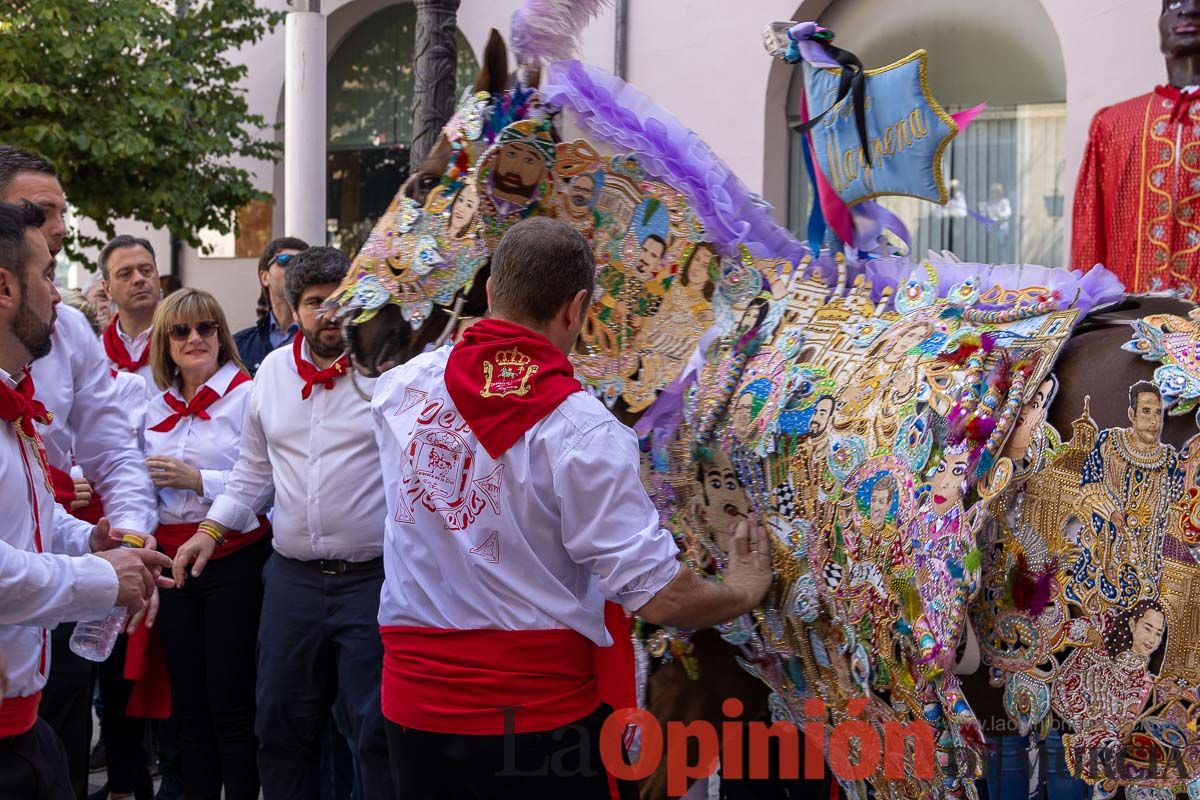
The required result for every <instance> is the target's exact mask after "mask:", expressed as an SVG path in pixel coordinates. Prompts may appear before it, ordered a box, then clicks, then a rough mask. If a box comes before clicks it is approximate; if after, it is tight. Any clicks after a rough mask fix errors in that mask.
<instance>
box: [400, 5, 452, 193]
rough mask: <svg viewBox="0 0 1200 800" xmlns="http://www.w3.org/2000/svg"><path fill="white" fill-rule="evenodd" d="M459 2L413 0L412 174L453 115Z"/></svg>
mask: <svg viewBox="0 0 1200 800" xmlns="http://www.w3.org/2000/svg"><path fill="white" fill-rule="evenodd" d="M458 3H459V0H415V3H414V5H416V8H417V30H416V48H415V58H414V66H413V103H412V133H413V136H412V147H411V148H410V150H409V156H408V163H409V170H410V171H415V170H416V169H417V167H418V166H419V165H420V164H421V162H422V161H424V160H425V156H426V155H427V154H428V153H429V148H431V147H433V143H434V142H435V141H437V137H438V134H439V133H441V131H442V126H444V125H445V124H446V122H448V121H449V119H450V116H451V115H452V114H453V113H454V104H455V100H457V99H458V98H457V97H456V95H455V85H454V71H455V67H456V66H457V63H458V43H457V41H456V39H455V37H456V35H457V33H458V28H457V26H456V25H455V21H456V16H457V14H458Z"/></svg>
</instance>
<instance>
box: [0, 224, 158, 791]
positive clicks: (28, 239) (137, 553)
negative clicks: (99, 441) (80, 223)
mask: <svg viewBox="0 0 1200 800" xmlns="http://www.w3.org/2000/svg"><path fill="white" fill-rule="evenodd" d="M45 222H46V218H45V215H44V213H43V212H42V211H41V209H40V208H38V207H37V206H34V205H32V204H30V203H28V202H26V203H24V204H22V205H19V206H18V205H12V204H8V203H0V508H3V509H4V512H5V515H6V517H5V524H4V526H3V527H2V528H0V542H2V543H3V544H2V545H0V597H3V598H4V602H3V604H2V607H0V651H3V652H4V654H5V657H6V660H7V662H8V663H7V670H6V675H5V676H4V677H5V680H4V686H3V694H4V697H3V699H2V701H0V797H5V798H8V797H12V798H17V797H19V798H22V800H71V798H72V797H73V796H74V792H73V791H72V788H71V780H70V768H69V766H68V764H67V761H66V755H65V753H64V751H63V746H62V743H61V742H60V741H59V739H58V737H56V736H55V734H54V732H53V730H52V729H51V728H50V726H49V725H48V724H47V723H46V722H45V721H43V720H41V719H39V711H40V709H39V706H40V703H41V697H42V689H43V687H44V686H45V684H46V677H47V673H48V671H49V666H50V665H49V663H48V661H50V660H52V659H51V657H50V653H49V649H50V648H49V640H50V637H49V635H48V631H47V630H46V628H47V627H50V626H54V625H58V624H59V623H62V622H67V621H72V620H78V619H96V618H100V617H103V616H105V615H106V614H108V612H109V611H110V610H112V608H113V607H114V606H122V607H126V608H128V609H129V610H130V611H131V612H135V613H136V612H139V611H140V610H141V609H142V608H143V607H144V605H145V603H146V601H147V599H148V598H149V596H150V594H151V593H152V592H153V590H154V585H155V574H153V573H152V570H154V571H157V570H159V569H161V568H162V567H163V566H164V565H165V564H167V563H169V562H168V561H167V559H166V557H165V556H163V555H161V554H160V553H157V552H154V551H152V550H149V549H146V548H141V549H113V548H116V547H117V544H118V541H119V540H114V538H113V537H112V535H111V534H110V528H109V524H108V520H106V519H101V520H100V522H99V524H97V525H94V526H93V525H90V524H88V523H86V522H83V521H81V520H77V519H74V518H72V517H71V516H70V515H68V514H67V512H66V510H65V509H64V508H63V507H62V506H61V505H58V504H56V503H55V502H54V494H53V492H52V490H51V488H50V475H49V472H48V464H47V458H46V452H45V449H44V448H43V447H42V440H41V435H40V434H39V433H38V428H37V423H42V424H45V423H47V422H48V421H49V414H48V413H47V411H46V408H45V406H43V405H42V404H41V403H39V402H38V401H37V400H36V399H35V396H34V394H35V388H34V386H33V379H32V378H31V377H30V375H29V364H30V362H31V361H32V360H33V359H35V358H41V357H43V356H45V355H46V354H48V353H49V352H50V351H51V348H52V347H53V338H52V331H53V329H54V323H55V316H56V312H55V306H56V305H57V304H58V302H59V296H58V291H57V290H56V289H55V288H54V268H55V264H54V260H53V258H52V257H51V256H50V250H49V248H48V247H47V246H46V239H45V238H44V237H43V235H42V234H41V232H40V231H39V230H38V227H39V226H40V225H44V224H45ZM93 553H95V554H97V555H98V557H97V555H93Z"/></svg>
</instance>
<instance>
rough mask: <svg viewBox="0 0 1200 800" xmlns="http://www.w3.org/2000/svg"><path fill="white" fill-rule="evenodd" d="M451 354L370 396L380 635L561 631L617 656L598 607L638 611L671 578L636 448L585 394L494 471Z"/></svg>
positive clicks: (428, 357) (417, 361) (669, 546)
mask: <svg viewBox="0 0 1200 800" xmlns="http://www.w3.org/2000/svg"><path fill="white" fill-rule="evenodd" d="M450 349H451V348H450V346H446V347H442V348H440V349H438V350H435V351H433V352H430V353H425V354H422V355H420V356H417V357H416V358H414V359H413V360H412V361H409V362H408V363H407V364H404V365H401V366H399V367H396V368H394V369H392V370H391V371H389V372H388V373H386V374H385V375H384V376H383V377H382V378H380V379H379V383H378V385H377V386H376V391H375V399H374V402H373V403H372V410H373V412H374V420H375V429H376V433H377V435H378V437H379V451H380V457H381V458H382V460H383V464H384V465H385V467H384V485H385V487H386V490H387V500H388V518H387V537H386V541H385V548H384V569H385V572H386V580H385V582H384V586H383V591H382V594H381V598H380V604H379V623H380V625H405V626H416V627H423V628H442V629H447V628H448V629H455V630H478V629H499V630H544V629H563V628H569V629H572V630H575V631H577V632H578V633H581V634H582V635H584V636H586V637H587V638H588V639H590V640H592V641H593V642H595V643H596V644H599V645H607V644H611V643H612V639H611V638H610V637H609V635H608V632H607V631H606V630H605V626H604V598H605V597H608V598H610V599H613V600H616V601H617V602H619V603H621V604H622V605H624V606H625V608H627V609H629V610H630V611H636V610H637V609H639V608H641V607H642V606H643V605H645V604H646V603H647V602H648V601H649V600H650V598H652V597H653V596H654V595H655V593H657V592H658V591H659V590H661V589H662V588H663V587H664V586H666V585H667V584H668V583H669V582H670V581H671V579H672V578H674V577H675V575H676V573H677V572H678V571H679V562H678V561H677V560H676V553H677V548H676V546H675V542H674V540H673V539H672V537H671V535H670V534H669V533H668V532H667V531H665V530H663V529H662V528H661V527H660V526H659V519H658V511H657V510H656V509H655V508H654V504H653V503H652V502H651V500H650V498H649V497H648V496H647V495H646V490H645V489H644V488H643V487H642V484H641V481H640V479H639V476H638V446H637V438H636V436H635V435H634V433H633V431H631V430H630V429H629V428H627V427H625V426H624V425H622V424H621V423H620V422H619V421H618V420H617V419H616V418H615V417H613V415H612V414H610V413H609V412H608V411H607V410H606V409H605V408H604V406H603V404H601V403H600V401H599V400H597V399H596V398H594V397H592V396H591V395H590V394H588V393H587V392H584V391H579V392H576V393H575V394H572V395H570V396H569V397H567V399H566V400H564V401H563V402H562V403H561V404H560V405H559V406H558V408H556V409H555V410H554V411H552V412H550V414H549V415H548V416H547V417H546V418H545V419H543V420H541V421H540V422H538V423H537V424H536V425H534V426H533V427H532V428H530V429H529V430H528V431H526V432H525V436H524V437H523V438H522V439H519V440H518V441H517V442H516V444H514V445H513V446H512V447H511V448H510V449H509V450H508V451H507V452H505V453H504V454H503V455H502V456H501V457H500V458H499V459H493V458H492V457H491V456H489V455H488V453H487V451H486V450H485V449H484V448H483V447H481V446H480V444H479V440H478V439H477V438H475V435H474V434H473V433H472V432H471V429H470V428H469V427H468V426H467V424H466V423H465V422H464V421H463V419H462V417H460V416H459V414H458V411H457V410H456V409H455V407H454V402H453V401H452V400H451V399H450V396H449V394H448V392H447V391H446V384H445V379H444V377H443V372H444V369H445V365H446V359H447V358H448V357H449V354H450Z"/></svg>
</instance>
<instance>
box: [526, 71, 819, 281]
mask: <svg viewBox="0 0 1200 800" xmlns="http://www.w3.org/2000/svg"><path fill="white" fill-rule="evenodd" d="M541 91H542V95H543V97H545V98H546V99H547V100H548V101H549V102H551V103H554V104H555V105H559V106H562V107H563V108H567V109H570V110H571V111H572V112H574V115H575V118H576V121H577V122H578V123H579V125H580V127H582V128H583V129H585V130H586V131H587V132H588V133H589V134H591V135H593V136H595V137H596V138H597V139H600V140H601V141H603V142H606V143H608V144H609V145H611V146H612V147H614V148H616V149H617V150H623V151H626V152H631V153H636V154H637V155H638V157H639V159H640V161H641V164H642V166H643V167H644V168H645V170H646V172H647V174H649V175H651V176H653V177H656V178H660V179H662V180H664V181H666V182H667V183H669V184H670V185H671V186H672V187H674V188H675V189H678V190H679V191H681V192H683V194H684V195H685V196H686V197H687V198H688V201H689V202H690V203H691V205H692V208H693V209H694V210H695V212H696V216H697V217H698V218H699V220H700V222H701V223H703V225H704V228H705V230H706V231H707V234H708V240H709V241H710V242H712V244H714V245H715V246H716V247H717V248H718V249H719V250H720V251H721V252H722V253H723V254H725V255H734V254H735V253H736V251H737V247H738V245H746V247H748V248H749V249H750V252H751V253H753V254H754V255H755V256H757V257H760V258H787V259H790V260H791V261H793V262H798V261H799V260H800V259H801V258H803V257H804V256H805V255H807V253H808V248H807V247H806V246H805V245H804V244H803V243H801V242H800V241H799V240H798V239H797V238H796V237H795V236H793V235H792V233H791V232H790V231H788V229H787V228H785V227H783V226H782V225H780V224H779V223H778V222H776V221H775V220H774V219H773V218H772V217H771V207H770V206H769V205H767V204H766V203H765V202H764V201H763V200H762V199H761V198H759V197H757V196H755V195H754V194H752V193H751V192H750V190H749V189H747V188H746V186H745V184H743V183H742V182H741V181H740V180H739V179H738V177H737V176H736V175H734V174H733V171H732V170H730V169H729V167H728V166H727V165H726V164H725V163H724V162H723V161H721V159H720V158H718V157H717V156H716V154H715V153H713V151H712V150H711V149H710V148H709V147H708V145H706V144H705V143H704V142H703V141H702V140H701V139H700V137H699V136H697V135H696V134H695V133H694V132H693V131H691V130H689V129H688V127H687V126H685V125H684V124H683V123H681V122H680V121H679V120H678V119H677V118H676V117H675V115H673V114H671V113H670V112H669V111H667V110H666V109H664V108H662V107H661V106H659V105H656V104H655V103H654V101H652V100H651V99H650V98H649V97H647V96H646V95H645V94H643V93H642V92H641V91H639V90H638V89H636V88H634V87H633V86H631V85H629V84H627V83H625V81H623V80H621V79H620V78H618V77H616V76H614V75H612V74H610V73H608V72H605V71H604V70H602V69H598V68H596V67H592V66H588V65H585V64H582V63H580V62H578V61H556V62H554V63H553V64H551V65H550V66H549V67H548V68H547V69H546V73H545V76H544V78H543V80H542V89H541Z"/></svg>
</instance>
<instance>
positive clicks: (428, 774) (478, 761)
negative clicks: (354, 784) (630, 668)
mask: <svg viewBox="0 0 1200 800" xmlns="http://www.w3.org/2000/svg"><path fill="white" fill-rule="evenodd" d="M610 713H612V709H610V708H609V707H608V706H603V705H602V706H600V707H599V708H597V709H596V710H595V711H593V712H592V713H591V714H589V715H588V716H586V717H584V718H583V719H581V720H579V721H578V722H573V723H571V724H569V725H564V726H563V727H561V728H557V729H555V730H552V731H545V732H540V733H517V734H510V735H507V736H504V735H501V736H462V735H458V734H449V733H429V732H427V731H417V730H413V729H411V728H404V727H401V726H400V725H396V724H394V723H392V722H387V723H386V725H387V738H388V751H389V752H390V754H391V756H390V757H391V764H392V782H393V783H394V784H395V786H396V795H395V797H396V798H397V800H411V799H412V798H420V800H518V799H519V800H609V797H610V794H609V788H608V775H607V773H606V772H605V771H604V764H603V762H602V761H601V758H600V728H601V726H602V725H603V724H604V720H605V718H606V717H607V716H608V715H609V714H610ZM620 789H621V796H622V797H626V796H628V795H629V794H630V793H631V791H632V796H634V797H636V796H637V794H636V790H634V787H633V786H632V785H621V787H620Z"/></svg>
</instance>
